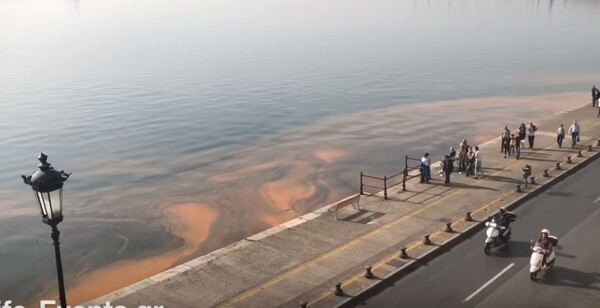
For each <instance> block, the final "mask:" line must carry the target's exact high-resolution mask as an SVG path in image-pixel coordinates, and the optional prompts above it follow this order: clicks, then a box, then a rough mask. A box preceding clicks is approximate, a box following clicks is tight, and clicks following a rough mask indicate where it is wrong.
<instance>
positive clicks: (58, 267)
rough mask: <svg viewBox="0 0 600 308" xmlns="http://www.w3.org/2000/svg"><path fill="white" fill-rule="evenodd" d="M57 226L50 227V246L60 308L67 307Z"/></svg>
mask: <svg viewBox="0 0 600 308" xmlns="http://www.w3.org/2000/svg"><path fill="white" fill-rule="evenodd" d="M57 225H58V223H53V224H51V225H50V226H51V227H52V232H51V233H50V234H51V236H52V244H53V245H54V256H55V259H56V274H57V276H58V292H59V296H60V306H61V307H67V297H66V296H65V282H64V279H63V270H62V260H61V258H60V242H59V241H58V238H59V236H60V231H58V228H57Z"/></svg>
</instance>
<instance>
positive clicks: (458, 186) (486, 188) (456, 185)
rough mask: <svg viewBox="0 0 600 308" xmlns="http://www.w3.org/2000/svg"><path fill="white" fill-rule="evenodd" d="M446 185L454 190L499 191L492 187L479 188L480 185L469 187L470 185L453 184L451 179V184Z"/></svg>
mask: <svg viewBox="0 0 600 308" xmlns="http://www.w3.org/2000/svg"><path fill="white" fill-rule="evenodd" d="M487 178H489V177H487ZM444 185H447V186H448V187H453V188H462V189H483V190H491V191H498V189H495V188H490V187H485V186H479V185H469V184H463V183H457V182H452V178H450V183H448V184H444Z"/></svg>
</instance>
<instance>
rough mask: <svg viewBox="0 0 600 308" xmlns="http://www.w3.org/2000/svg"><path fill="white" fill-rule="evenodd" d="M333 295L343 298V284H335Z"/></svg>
mask: <svg viewBox="0 0 600 308" xmlns="http://www.w3.org/2000/svg"><path fill="white" fill-rule="evenodd" d="M333 295H335V296H342V295H344V290H342V283H341V282H338V283H336V284H335V290H333Z"/></svg>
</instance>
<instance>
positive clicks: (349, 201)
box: [327, 194, 361, 220]
mask: <svg viewBox="0 0 600 308" xmlns="http://www.w3.org/2000/svg"><path fill="white" fill-rule="evenodd" d="M360 196H361V194H355V195H352V196H350V197H347V198H344V199H342V200H340V201H338V202H336V203H332V204H330V205H328V206H327V207H328V208H327V211H328V212H329V214H331V217H333V218H334V219H335V220H338V219H339V218H338V214H337V211H338V210H339V209H341V208H343V207H346V206H348V205H352V207H353V208H354V209H355V210H357V211H358V210H360V205H359V201H360Z"/></svg>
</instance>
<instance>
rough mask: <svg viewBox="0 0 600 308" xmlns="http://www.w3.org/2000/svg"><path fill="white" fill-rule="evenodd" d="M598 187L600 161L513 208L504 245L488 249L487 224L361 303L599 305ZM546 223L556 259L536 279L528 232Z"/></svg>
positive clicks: (423, 307)
mask: <svg viewBox="0 0 600 308" xmlns="http://www.w3.org/2000/svg"><path fill="white" fill-rule="evenodd" d="M598 187H600V161H596V162H593V163H592V164H590V165H588V166H586V167H585V168H584V169H582V170H580V171H578V172H577V173H575V174H573V175H571V176H570V177H568V178H567V179H565V180H563V181H562V182H560V183H558V184H556V185H555V186H554V187H552V188H551V189H549V190H547V191H546V192H544V193H543V194H540V195H539V196H537V197H535V198H533V199H532V200H530V201H528V202H526V203H525V204H522V205H521V206H520V207H519V208H518V209H517V210H515V211H514V212H515V213H516V214H517V215H518V218H517V221H516V222H514V223H512V224H511V226H512V229H513V231H512V236H511V241H510V242H509V244H508V245H507V246H504V247H500V248H492V253H491V255H489V256H486V255H485V254H484V253H483V246H484V240H485V230H482V231H480V232H479V233H478V234H476V235H474V236H473V237H471V238H469V239H467V240H465V241H464V242H462V243H461V244H459V245H457V246H455V247H453V248H452V249H451V250H450V251H448V252H446V253H444V254H442V255H441V256H439V257H437V258H435V259H434V260H433V261H432V262H430V263H429V264H427V265H426V266H422V267H420V268H419V269H418V270H416V271H415V272H413V273H411V274H409V275H407V276H405V277H403V278H401V279H399V280H396V281H393V282H390V283H389V284H388V285H387V286H386V288H384V289H383V290H381V291H380V292H379V294H376V295H374V296H373V297H371V298H369V299H367V300H365V301H364V302H363V303H360V304H358V306H357V307H377V308H381V307H420V308H426V307H485V308H487V307H545V308H548V307H596V308H597V307H600V190H599V189H598ZM543 228H547V229H550V232H551V233H552V235H555V236H557V237H558V238H559V243H558V247H557V252H556V264H555V267H554V268H553V269H551V270H550V272H548V273H545V274H542V275H540V277H539V280H538V281H537V282H533V281H531V280H530V279H529V257H530V255H531V251H530V244H529V240H530V239H533V240H536V239H537V238H538V237H539V234H540V230H541V229H543ZM494 277H495V278H496V279H494Z"/></svg>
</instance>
